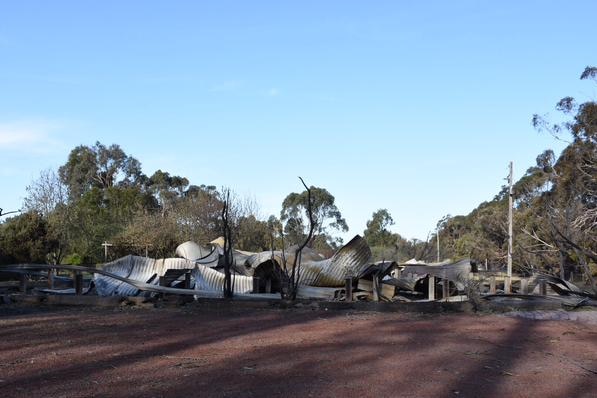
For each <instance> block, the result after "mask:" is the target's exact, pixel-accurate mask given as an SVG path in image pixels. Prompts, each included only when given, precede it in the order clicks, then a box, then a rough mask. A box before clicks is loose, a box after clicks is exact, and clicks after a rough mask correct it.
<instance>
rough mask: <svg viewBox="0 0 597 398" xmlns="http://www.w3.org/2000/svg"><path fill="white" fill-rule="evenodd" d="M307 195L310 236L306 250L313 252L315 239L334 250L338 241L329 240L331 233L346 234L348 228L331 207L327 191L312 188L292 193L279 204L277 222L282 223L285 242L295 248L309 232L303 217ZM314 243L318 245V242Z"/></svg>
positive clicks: (306, 205) (338, 212)
mask: <svg viewBox="0 0 597 398" xmlns="http://www.w3.org/2000/svg"><path fill="white" fill-rule="evenodd" d="M309 191H310V192H311V198H312V208H313V228H314V234H313V236H312V238H311V240H310V241H309V242H308V243H307V246H308V247H311V248H313V247H314V243H315V242H316V239H317V237H323V238H324V239H323V242H325V243H326V246H328V247H331V248H336V247H338V246H339V245H340V244H341V243H342V241H341V239H339V238H337V237H336V238H335V237H333V236H332V235H331V232H332V231H341V232H347V231H348V225H347V224H346V220H345V219H344V218H343V217H342V213H341V212H340V210H339V209H338V207H337V206H336V204H335V201H336V199H335V198H334V196H333V195H332V194H331V193H330V192H328V190H327V189H325V188H318V187H314V186H311V187H310V188H309V189H308V190H304V191H303V192H301V193H296V192H292V193H290V194H289V195H288V196H286V198H285V199H284V201H283V202H282V211H281V212H280V220H281V221H282V222H284V223H285V224H284V233H285V234H286V239H287V242H288V243H289V244H298V243H299V242H302V241H303V240H304V238H305V236H307V232H308V231H309V229H310V224H309V218H308V215H307V213H308V212H307V209H308V196H309ZM318 241H319V242H320V244H321V242H322V240H321V238H320V239H319V240H318ZM320 249H321V247H320Z"/></svg>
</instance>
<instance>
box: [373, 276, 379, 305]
mask: <svg viewBox="0 0 597 398" xmlns="http://www.w3.org/2000/svg"><path fill="white" fill-rule="evenodd" d="M373 301H379V278H378V277H377V273H375V274H373Z"/></svg>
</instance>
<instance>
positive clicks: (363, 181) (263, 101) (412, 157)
mask: <svg viewBox="0 0 597 398" xmlns="http://www.w3.org/2000/svg"><path fill="white" fill-rule="evenodd" d="M595 15H597V3H595V2H593V1H570V2H562V1H524V2H520V1H500V2H495V1H451V2H447V1H426V2H415V1H371V2H363V1H300V2H281V1H251V2H248V1H212V2H207V1H161V2H158V1H101V2H90V1H70V2H69V1H52V2H48V1H27V0H21V1H6V2H3V3H2V4H1V5H0V181H1V184H2V188H1V191H2V195H1V196H0V201H1V203H0V207H3V208H4V209H5V210H13V209H15V208H19V207H20V205H21V203H22V199H23V197H24V196H25V187H26V186H27V185H28V184H29V183H30V182H31V181H32V180H33V179H35V178H36V177H37V176H38V175H39V172H40V171H41V170H42V169H46V168H57V167H58V166H60V165H61V164H63V163H64V162H65V161H66V158H67V156H68V153H69V151H70V150H71V149H72V148H74V147H75V146H76V145H79V144H87V145H92V144H93V143H94V142H95V141H98V140H99V141H100V142H102V143H104V144H112V143H117V144H119V145H120V146H121V147H122V148H123V149H124V150H125V151H126V152H127V153H128V154H131V155H133V156H135V157H136V158H137V159H139V160H140V161H141V163H142V164H143V169H144V172H145V173H146V174H151V173H153V172H154V171H155V170H157V169H162V170H165V171H168V172H170V173H173V174H179V175H183V176H186V177H188V178H189V179H190V180H191V182H192V183H194V184H210V185H216V186H228V187H231V188H232V189H233V190H235V191H236V192H237V193H238V194H240V195H249V196H252V197H254V198H255V199H256V200H257V201H258V202H259V203H260V205H261V212H262V213H263V215H264V216H267V215H269V214H278V213H279V210H280V205H281V203H282V200H283V198H284V197H285V196H286V195H287V194H288V193H290V192H293V191H298V190H300V188H301V185H300V181H299V180H298V178H297V176H299V175H300V176H302V177H303V178H304V179H305V180H306V181H307V183H309V184H312V185H316V186H320V187H325V188H327V189H328V190H329V191H330V192H331V193H332V194H333V195H335V197H336V202H337V205H338V207H339V208H340V210H341V211H342V213H343V215H344V216H345V217H346V219H347V222H348V225H349V227H350V231H349V233H348V234H346V235H345V237H349V236H352V235H353V234H356V233H362V231H363V229H364V228H365V223H366V221H367V219H369V218H370V216H371V213H372V212H373V211H375V210H377V209H379V208H387V209H388V210H389V211H390V213H391V214H392V216H393V217H394V220H395V221H396V225H395V226H394V227H393V230H394V231H395V232H399V233H400V234H402V235H403V236H405V237H408V238H414V237H417V238H421V239H425V238H426V236H427V233H428V232H429V231H432V230H433V229H434V228H435V224H436V222H437V220H438V219H440V218H441V217H442V216H444V215H445V214H452V215H456V214H466V213H468V212H470V211H471V210H472V209H473V208H475V207H476V206H477V205H478V204H479V203H480V202H482V201H485V200H490V199H491V198H492V197H493V196H494V195H495V194H496V193H497V191H498V190H499V188H500V186H501V185H502V184H503V183H504V180H503V178H504V177H505V176H506V174H507V166H508V162H509V161H510V160H513V161H514V162H515V173H516V174H517V175H518V176H520V174H521V173H522V172H523V171H524V170H525V169H526V168H528V167H529V166H531V165H532V164H533V163H534V159H535V157H536V155H537V154H539V153H540V152H541V151H543V150H544V149H546V148H554V149H555V150H556V151H559V150H561V149H562V148H563V144H562V143H560V142H557V141H555V140H554V139H553V138H551V137H550V136H548V135H542V134H539V133H537V132H536V131H534V130H533V128H532V126H531V124H530V120H531V116H532V114H533V113H541V114H543V113H548V112H549V113H550V114H552V115H554V117H555V111H554V110H553V109H554V104H555V103H556V102H557V101H558V100H559V99H560V98H562V97H564V96H567V95H571V96H574V97H577V98H579V99H585V100H586V99H594V98H595V91H596V90H595V88H596V87H595V85H594V84H593V85H591V84H590V83H588V82H581V81H579V80H578V78H579V76H580V73H581V72H582V70H583V69H584V67H585V66H587V65H597V52H596V51H595V50H596V49H597V48H596V46H597V42H596V41H595V37H596V36H597V35H596V33H597V25H596V24H595V21H594V16H595Z"/></svg>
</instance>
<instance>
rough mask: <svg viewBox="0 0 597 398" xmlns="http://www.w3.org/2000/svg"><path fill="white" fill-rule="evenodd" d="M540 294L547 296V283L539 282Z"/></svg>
mask: <svg viewBox="0 0 597 398" xmlns="http://www.w3.org/2000/svg"><path fill="white" fill-rule="evenodd" d="M539 294H540V295H542V296H547V283H545V281H541V282H539Z"/></svg>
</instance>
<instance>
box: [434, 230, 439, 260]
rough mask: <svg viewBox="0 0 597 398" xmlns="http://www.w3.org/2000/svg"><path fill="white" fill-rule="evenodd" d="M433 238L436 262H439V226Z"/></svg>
mask: <svg viewBox="0 0 597 398" xmlns="http://www.w3.org/2000/svg"><path fill="white" fill-rule="evenodd" d="M435 238H436V240H437V262H438V263H439V262H440V256H439V227H438V228H437V232H436V233H435Z"/></svg>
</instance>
